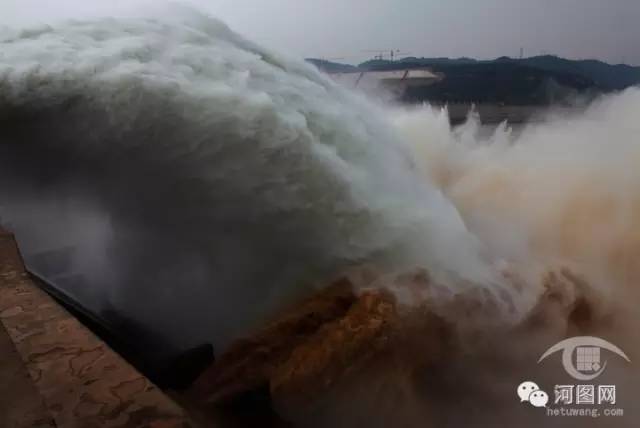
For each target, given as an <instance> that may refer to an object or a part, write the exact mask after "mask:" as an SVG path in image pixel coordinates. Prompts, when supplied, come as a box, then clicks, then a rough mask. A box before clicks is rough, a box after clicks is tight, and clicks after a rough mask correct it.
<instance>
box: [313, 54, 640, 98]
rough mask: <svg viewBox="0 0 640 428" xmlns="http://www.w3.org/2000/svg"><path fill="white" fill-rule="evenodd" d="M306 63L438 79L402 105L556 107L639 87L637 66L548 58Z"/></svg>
mask: <svg viewBox="0 0 640 428" xmlns="http://www.w3.org/2000/svg"><path fill="white" fill-rule="evenodd" d="M309 61H310V62H312V63H314V64H315V65H316V66H318V68H320V69H322V70H325V71H327V72H357V71H371V70H396V69H407V68H409V69H411V68H424V67H428V68H430V69H431V70H433V71H435V72H438V73H441V74H442V76H443V79H442V80H441V81H440V82H437V83H435V84H433V85H430V86H420V87H412V88H409V89H408V90H407V91H406V92H405V94H404V95H403V100H404V101H405V102H423V101H432V102H442V103H451V102H476V103H483V102H487V103H503V104H509V105H541V104H556V103H563V102H567V101H570V100H573V99H575V98H576V97H582V98H586V99H588V98H591V97H593V96H595V95H597V94H600V93H604V92H610V91H616V90H622V89H625V88H627V87H629V86H633V85H638V84H640V67H632V66H629V65H624V64H618V65H610V64H607V63H604V62H601V61H596V60H580V61H576V60H569V59H564V58H559V57H556V56H550V55H546V56H537V57H531V58H524V59H513V58H508V57H501V58H498V59H495V60H490V61H479V60H475V59H471V58H457V59H449V58H415V57H410V58H404V59H402V60H399V61H393V62H392V61H387V60H371V61H366V62H364V63H362V64H360V65H358V66H357V67H356V66H351V65H345V64H338V63H332V62H329V61H322V60H309Z"/></svg>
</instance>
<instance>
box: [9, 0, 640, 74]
mask: <svg viewBox="0 0 640 428" xmlns="http://www.w3.org/2000/svg"><path fill="white" fill-rule="evenodd" d="M185 2H189V3H192V4H195V5H198V6H199V8H201V9H203V10H205V11H207V12H209V13H211V14H213V15H215V16H217V17H219V18H221V19H222V20H223V21H225V22H227V24H229V25H230V26H231V27H232V28H233V29H235V30H236V31H238V32H240V33H242V34H244V35H245V36H247V37H249V38H251V39H253V40H255V41H257V42H260V43H262V44H266V45H269V46H272V47H275V48H277V49H281V50H286V51H288V52H289V53H290V54H293V55H296V56H301V57H324V58H343V59H341V60H340V61H343V62H359V61H361V60H363V59H366V58H367V57H370V56H372V55H374V53H370V52H363V51H368V50H377V49H380V50H385V51H387V50H389V49H400V50H401V51H403V52H408V53H410V54H411V55H413V56H449V57H459V56H469V57H475V58H495V57H498V56H502V55H508V56H518V55H519V51H520V48H523V49H524V53H525V56H532V55H539V54H541V53H549V54H556V55H560V56H566V57H570V58H598V59H603V60H605V61H608V62H615V63H618V62H622V61H625V62H627V63H632V64H635V65H640V0H186V1H185ZM145 3H148V0H146V1H145V0H108V1H107V0H0V23H3V24H12V25H14V26H15V25H24V24H26V23H31V22H34V21H43V20H50V19H60V18H62V17H84V16H89V15H103V14H113V13H120V12H121V11H122V10H126V9H129V8H131V7H132V4H134V5H136V6H135V7H138V8H139V7H140V6H139V5H140V4H145Z"/></svg>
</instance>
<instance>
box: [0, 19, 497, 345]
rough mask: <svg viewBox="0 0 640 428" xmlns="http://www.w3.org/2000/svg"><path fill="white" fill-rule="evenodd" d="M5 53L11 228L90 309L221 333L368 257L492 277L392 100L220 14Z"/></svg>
mask: <svg viewBox="0 0 640 428" xmlns="http://www.w3.org/2000/svg"><path fill="white" fill-rule="evenodd" d="M0 52H1V54H0V55H1V63H0V64H1V65H0V108H1V116H0V119H1V124H0V142H1V144H0V147H1V150H2V152H1V156H2V157H1V158H0V164H1V165H2V166H1V168H2V175H3V176H2V188H1V193H2V205H3V214H4V217H5V222H10V223H12V224H13V228H14V229H15V230H16V232H17V235H18V238H19V239H20V240H21V242H22V245H23V247H24V249H25V251H26V252H27V258H28V259H29V260H30V261H32V263H33V265H34V266H33V267H34V269H36V270H39V269H40V270H42V269H44V270H46V269H52V267H51V265H57V269H60V267H59V266H60V264H61V262H60V259H61V258H65V257H66V259H68V260H67V263H68V264H69V266H68V267H67V271H66V272H54V273H55V275H57V276H61V277H62V278H61V279H60V281H61V285H60V286H61V288H63V289H65V290H66V291H68V292H70V293H71V294H73V295H74V296H75V297H76V298H77V299H79V300H80V301H82V302H83V303H84V304H86V305H87V306H89V307H92V308H93V309H94V310H101V309H104V308H105V306H107V307H108V306H111V305H113V306H115V307H116V308H117V309H118V310H120V311H123V312H124V313H125V314H127V316H132V317H135V318H137V319H142V320H144V321H145V323H147V324H149V325H152V326H154V328H158V329H162V330H164V331H166V332H168V335H169V337H171V336H174V337H176V336H177V337H179V338H180V340H184V339H185V337H187V338H188V339H186V341H187V342H198V341H214V342H215V343H216V344H218V343H221V342H224V340H226V339H227V338H229V337H232V336H233V335H235V334H237V332H238V331H241V330H242V329H243V328H246V327H247V326H248V325H249V324H250V323H251V322H253V321H255V319H256V318H257V317H259V316H261V315H263V314H264V312H265V311H266V310H267V309H268V308H269V307H271V306H272V305H273V304H276V303H278V302H281V301H282V300H283V299H286V298H287V296H292V295H295V294H297V293H301V292H304V289H305V286H304V285H302V284H311V283H312V281H316V280H322V279H323V278H325V276H326V275H332V274H334V273H335V272H336V271H339V270H341V269H343V268H345V267H347V266H349V265H352V264H355V263H358V262H361V261H368V262H371V261H376V262H379V263H388V264H390V265H391V266H399V264H401V265H415V264H420V265H426V266H429V267H431V268H433V269H434V270H435V271H441V272H444V273H446V272H449V273H453V272H454V273H455V275H456V276H457V277H460V278H463V279H468V280H471V279H473V280H475V281H478V282H479V283H483V284H484V283H487V284H488V283H491V281H492V280H493V273H492V268H491V265H490V263H488V262H487V261H485V260H483V258H482V257H481V255H480V254H481V250H480V244H479V242H478V241H477V240H476V239H475V238H474V237H473V235H471V234H470V233H468V231H467V230H466V227H465V225H464V222H463V221H462V219H461V217H460V216H459V215H458V212H457V210H456V209H455V207H454V206H453V205H452V204H451V203H450V202H449V201H448V200H447V199H446V198H445V197H444V196H443V195H442V193H441V191H440V190H438V189H437V188H436V187H435V186H433V185H432V184H431V183H430V180H428V179H425V177H424V176H422V175H421V173H420V171H419V170H418V168H417V167H416V164H415V160H414V159H413V158H412V151H411V149H410V148H409V147H408V146H407V145H406V144H405V143H404V139H403V138H402V136H401V134H400V133H399V132H398V130H397V129H396V128H395V127H394V126H393V125H392V124H391V122H390V121H389V116H388V113H387V112H385V111H384V110H382V109H379V108H377V107H375V106H373V105H371V104H369V103H368V102H367V101H366V100H364V99H363V98H360V97H358V96H356V95H354V94H352V93H349V92H347V91H345V90H343V89H342V88H340V87H338V86H337V85H335V84H334V83H333V82H332V81H331V80H330V79H328V78H327V77H325V76H322V75H321V74H320V73H319V72H318V71H316V70H315V69H313V68H312V67H311V66H309V65H306V64H304V63H302V62H298V61H293V60H289V59H287V58H285V57H282V56H279V55H277V54H275V53H272V52H268V51H266V50H263V49H261V48H260V47H258V46H255V45H254V44H252V43H250V42H248V41H246V40H244V39H242V38H241V37H240V36H238V35H236V34H234V33H233V32H232V31H230V30H229V29H228V28H227V27H226V26H225V25H223V24H222V23H220V22H219V21H217V20H215V19H212V18H209V17H206V16H203V15H200V14H198V13H196V12H193V11H188V10H187V11H185V10H183V9H180V10H176V11H175V13H174V14H173V16H172V17H170V18H169V17H164V18H162V19H133V18H131V19H118V20H116V19H99V20H93V21H83V22H71V23H66V24H60V25H58V26H54V27H48V26H47V27H40V28H36V29H31V30H24V31H20V32H16V33H12V34H8V35H5V36H4V39H3V40H2V42H1V43H0ZM63 247H64V248H66V250H65V251H66V252H65V251H62V254H60V253H61V251H60V248H63ZM46 250H56V251H54V252H53V253H46ZM35 253H38V254H35ZM32 254H33V256H32ZM52 257H53V260H52ZM56 257H57V259H56ZM43 260H44V261H43ZM47 260H49V261H47ZM39 266H40V267H39ZM45 273H46V274H47V276H49V277H52V276H55V275H52V273H51V272H45ZM71 274H72V277H73V281H72V283H73V284H72V285H69V284H66V285H65V284H62V282H64V281H67V282H68V278H67V277H68V276H69V275H71ZM78 276H80V278H79V277H78ZM479 278H480V279H481V280H480V281H479ZM78 281H79V282H80V284H78ZM307 287H308V286H307ZM106 302H109V303H108V304H107V303H106ZM185 331H186V332H187V333H185Z"/></svg>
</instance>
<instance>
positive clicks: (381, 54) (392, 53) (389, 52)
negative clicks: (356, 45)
mask: <svg viewBox="0 0 640 428" xmlns="http://www.w3.org/2000/svg"><path fill="white" fill-rule="evenodd" d="M362 52H369V53H371V52H373V53H376V54H377V55H375V56H374V57H373V59H377V60H383V59H385V58H389V59H390V60H391V61H395V59H396V58H398V57H399V56H401V55H410V54H411V53H410V52H400V49H369V50H364V51H362Z"/></svg>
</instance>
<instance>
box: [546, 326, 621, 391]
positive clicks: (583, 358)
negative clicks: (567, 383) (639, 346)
mask: <svg viewBox="0 0 640 428" xmlns="http://www.w3.org/2000/svg"><path fill="white" fill-rule="evenodd" d="M601 349H606V350H608V351H611V352H613V353H614V354H617V355H619V356H620V357H622V358H624V359H625V360H627V361H629V362H630V360H629V357H627V355H626V354H625V353H624V352H622V350H621V349H620V348H618V347H617V346H616V345H614V344H612V343H609V342H607V341H606V340H604V339H600V338H598V337H592V336H579V337H572V338H570V339H566V340H563V341H562V342H560V343H557V344H555V345H553V346H552V347H551V348H549V349H548V350H547V352H545V353H544V354H543V355H542V357H540V359H539V360H538V363H540V362H541V361H542V360H544V359H545V358H547V357H548V356H549V355H551V354H553V353H555V352H558V351H562V365H563V366H564V369H565V370H566V372H567V373H568V374H569V376H571V377H573V378H574V379H578V380H582V381H587V380H592V379H595V378H597V377H598V376H600V375H601V374H602V372H604V369H605V368H606V366H607V362H606V361H605V362H604V363H602V362H601V360H600V350H601ZM574 350H575V351H576V364H575V365H574V362H573V351H574Z"/></svg>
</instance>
